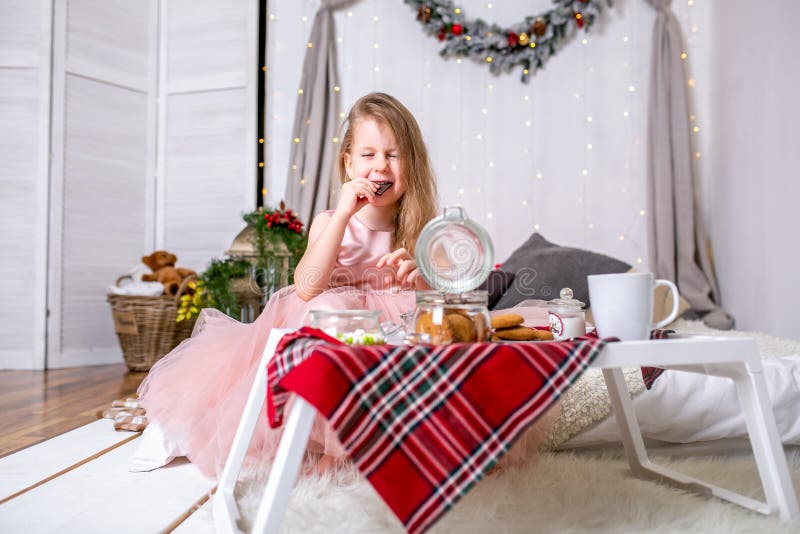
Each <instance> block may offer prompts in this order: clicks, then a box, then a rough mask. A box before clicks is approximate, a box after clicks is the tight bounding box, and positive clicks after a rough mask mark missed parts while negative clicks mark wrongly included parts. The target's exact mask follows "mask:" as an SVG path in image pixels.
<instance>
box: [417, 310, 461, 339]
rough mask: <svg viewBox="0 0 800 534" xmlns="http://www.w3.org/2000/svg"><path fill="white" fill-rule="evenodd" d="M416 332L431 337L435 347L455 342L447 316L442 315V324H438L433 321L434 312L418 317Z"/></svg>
mask: <svg viewBox="0 0 800 534" xmlns="http://www.w3.org/2000/svg"><path fill="white" fill-rule="evenodd" d="M414 331H415V332H419V333H422V334H428V335H429V336H431V343H432V344H433V345H443V344H445V343H452V341H453V328H452V326H451V325H450V320H449V319H448V318H447V316H446V315H442V321H441V323H440V324H437V323H434V321H433V312H425V313H423V314H421V315H420V316H419V317H417V324H416V325H415V327H414Z"/></svg>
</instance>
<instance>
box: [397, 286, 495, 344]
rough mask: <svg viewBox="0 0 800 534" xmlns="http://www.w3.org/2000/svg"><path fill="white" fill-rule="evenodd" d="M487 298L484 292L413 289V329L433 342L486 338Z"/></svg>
mask: <svg viewBox="0 0 800 534" xmlns="http://www.w3.org/2000/svg"><path fill="white" fill-rule="evenodd" d="M487 298H488V294H487V292H486V291H470V292H468V293H458V294H454V293H443V292H441V291H417V307H416V310H415V312H414V318H413V323H412V324H413V325H414V332H416V333H418V334H427V335H428V336H430V343H432V344H434V345H445V344H447V343H459V342H476V341H486V340H488V339H489V335H490V334H491V327H490V325H491V319H490V318H489V309H488V308H487V307H486V302H487Z"/></svg>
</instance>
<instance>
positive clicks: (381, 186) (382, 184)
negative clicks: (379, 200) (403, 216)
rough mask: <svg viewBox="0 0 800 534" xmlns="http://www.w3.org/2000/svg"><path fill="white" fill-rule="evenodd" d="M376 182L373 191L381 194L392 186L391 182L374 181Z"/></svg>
mask: <svg viewBox="0 0 800 534" xmlns="http://www.w3.org/2000/svg"><path fill="white" fill-rule="evenodd" d="M375 183H376V184H378V190H377V191H375V194H376V195H378V196H381V195H382V194H384V193H385V192H386V191H387V190H388V189H389V188H390V187H392V182H375Z"/></svg>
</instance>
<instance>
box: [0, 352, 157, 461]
mask: <svg viewBox="0 0 800 534" xmlns="http://www.w3.org/2000/svg"><path fill="white" fill-rule="evenodd" d="M145 376H147V373H130V372H128V368H127V367H126V366H125V364H122V363H120V364H115V365H98V366H92V367H74V368H69V369H52V370H48V371H0V414H2V417H0V457H3V456H6V455H8V454H10V453H12V452H14V451H17V450H19V449H22V448H24V447H28V446H30V445H34V444H36V443H39V442H42V441H44V440H46V439H50V438H52V437H53V436H57V435H59V434H63V433H64V432H67V431H69V430H73V429H75V428H78V427H79V426H83V425H85V424H87V423H90V422H92V421H94V420H95V419H97V417H98V412H101V411H102V410H103V409H105V408H108V407H109V405H110V404H111V401H113V400H115V399H120V398H123V397H130V396H134V395H135V393H136V389H137V388H138V387H139V384H140V383H141V381H142V380H143V379H144V377H145Z"/></svg>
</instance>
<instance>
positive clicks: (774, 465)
mask: <svg viewBox="0 0 800 534" xmlns="http://www.w3.org/2000/svg"><path fill="white" fill-rule="evenodd" d="M290 331H291V330H285V329H274V330H272V331H271V332H270V335H269V339H268V340H267V344H266V346H265V348H264V353H263V356H262V359H261V367H260V368H259V370H258V373H257V375H256V378H255V381H254V383H253V386H252V389H251V390H250V396H249V398H248V399H247V404H246V406H245V409H244V413H243V415H242V419H241V421H240V422H239V427H238V429H237V431H236V436H235V437H234V440H233V445H232V448H231V452H230V454H229V456H228V459H227V462H226V463H225V468H224V470H223V472H222V476H221V477H220V481H219V487H218V489H217V492H216V495H215V496H214V501H213V503H212V510H213V514H214V525H215V527H216V530H217V532H220V533H233V532H241V531H240V530H239V528H238V526H237V520H238V518H239V509H238V506H237V505H236V501H235V500H234V497H233V489H234V486H235V484H236V479H237V477H238V476H239V472H240V471H241V468H242V464H243V462H244V458H245V453H246V452H247V448H248V445H249V443H250V439H251V437H252V435H253V431H254V429H255V426H256V422H257V420H258V418H259V417H263V410H264V403H265V401H266V394H267V363H268V362H269V360H270V358H272V355H273V354H274V352H275V347H276V346H277V344H278V341H279V340H280V338H281V337H282V336H283V335H284V334H286V333H288V332H290ZM642 365H646V366H654V367H664V368H667V369H676V370H681V371H689V372H694V373H703V374H707V375H715V376H725V377H729V378H731V379H733V381H734V383H735V384H736V391H737V393H738V396H739V401H740V404H741V406H742V409H743V411H744V416H745V420H746V422H747V432H748V434H749V436H750V443H751V445H752V448H753V453H754V455H755V459H756V464H757V466H758V472H759V475H760V477H761V484H762V485H763V487H764V494H765V495H766V498H767V500H766V502H760V501H757V500H754V499H751V498H749V497H745V496H744V495H740V494H738V493H735V492H733V491H730V490H727V489H725V488H720V487H718V486H715V485H713V484H709V483H708V482H704V481H702V480H698V479H696V478H692V477H690V476H687V475H684V474H682V473H679V472H677V471H673V470H671V469H668V468H666V467H662V466H660V465H657V464H654V463H653V462H651V461H650V459H649V458H648V457H647V450H646V449H645V445H644V441H643V440H642V434H641V431H640V430H639V424H638V422H637V421H636V417H635V413H634V410H633V404H632V403H631V399H630V396H629V395H628V389H627V386H626V384H625V379H624V376H623V374H622V368H625V367H639V366H642ZM591 367H596V368H600V369H602V371H603V377H604V378H605V381H606V387H607V388H608V392H609V395H610V398H611V405H612V407H613V410H614V413H615V415H616V419H617V422H618V424H619V426H620V433H621V435H622V442H623V445H624V447H625V453H626V456H627V458H628V463H629V464H630V467H631V471H632V472H633V473H634V474H635V475H637V476H639V477H641V478H644V479H650V480H656V481H660V482H662V483H666V484H669V485H672V486H675V487H677V488H680V489H683V490H688V491H693V492H695V493H699V494H701V495H706V496H711V495H713V496H716V497H718V498H720V499H724V500H726V501H730V502H732V503H735V504H738V505H740V506H743V507H745V508H748V509H751V510H755V511H756V512H760V513H762V514H772V513H775V512H778V513H779V514H780V517H781V519H783V520H786V521H792V520H798V519H800V509H798V502H797V496H796V494H795V489H794V485H793V484H792V479H791V476H790V473H789V468H788V465H787V463H786V456H785V455H784V452H783V448H782V446H781V441H780V436H779V434H778V430H777V427H776V425H775V415H774V414H773V412H772V408H771V406H770V401H769V397H768V396H767V390H766V385H765V382H764V377H763V375H762V367H761V359H760V357H759V354H758V348H757V346H756V343H755V341H754V340H753V339H749V338H722V337H704V336H689V337H683V338H679V339H665V340H658V341H624V342H618V343H609V344H608V345H606V347H605V348H604V349H603V351H602V352H601V353H600V354H599V355H598V357H597V358H596V359H595V361H594V362H593V363H592V365H591ZM315 414H316V410H315V409H314V407H313V406H311V405H310V404H308V403H307V402H306V401H304V400H303V399H301V398H299V397H295V399H294V402H293V404H292V408H291V411H290V412H289V415H288V418H287V421H286V426H285V428H284V431H283V436H282V437H281V441H280V444H279V446H278V451H277V455H276V457H275V462H274V463H273V466H272V470H271V471H270V474H269V478H268V480H267V485H266V488H265V489H264V495H263V497H262V500H261V504H260V506H259V508H258V513H257V515H256V519H255V522H254V523H253V529H252V532H255V533H277V532H278V529H279V527H280V524H281V521H282V520H283V514H284V511H285V509H286V505H287V502H288V500H289V496H290V495H291V491H292V486H293V485H294V482H295V480H296V479H297V475H298V472H299V469H300V463H301V461H302V459H303V454H304V452H305V446H306V443H307V442H308V437H309V435H310V433H311V425H312V423H313V421H314V415H315Z"/></svg>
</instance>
